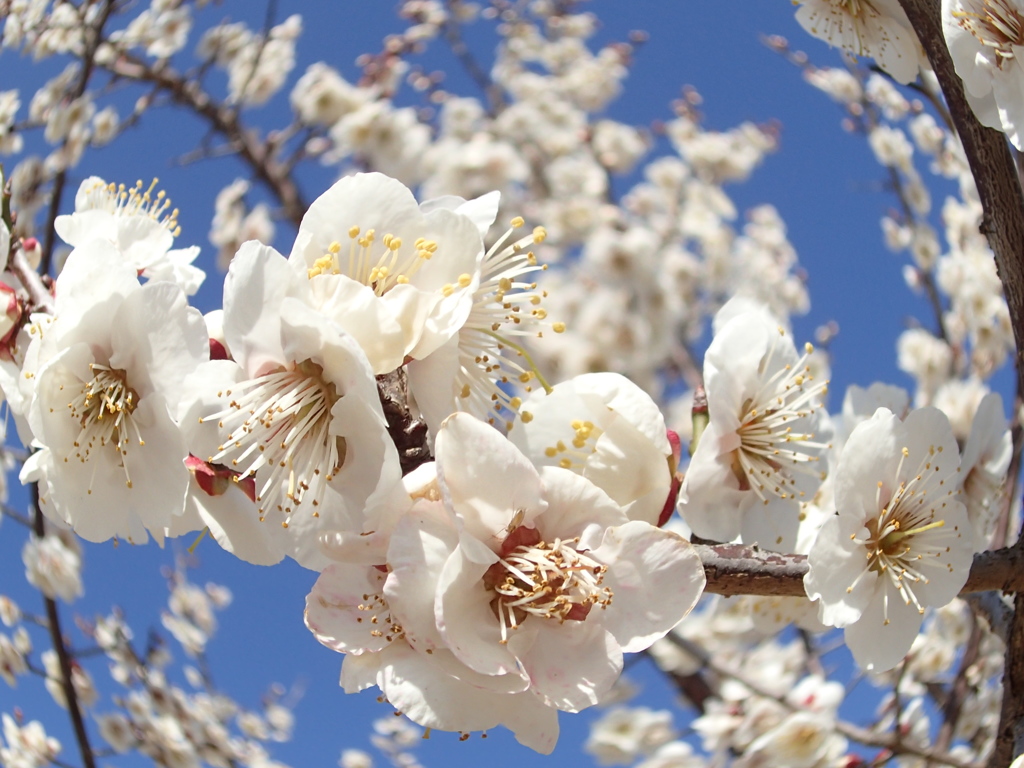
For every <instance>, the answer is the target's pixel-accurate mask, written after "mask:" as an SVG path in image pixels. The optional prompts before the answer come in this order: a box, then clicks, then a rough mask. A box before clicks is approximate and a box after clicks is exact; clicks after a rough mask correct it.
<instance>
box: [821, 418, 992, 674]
mask: <svg viewBox="0 0 1024 768" xmlns="http://www.w3.org/2000/svg"><path fill="white" fill-rule="evenodd" d="M959 471H960V456H959V452H958V450H957V444H956V440H955V439H954V437H953V432H952V430H951V429H950V427H949V421H948V420H947V419H946V416H945V415H944V414H943V413H942V412H941V411H939V410H937V409H935V408H921V409H918V410H916V411H912V412H911V413H910V414H909V415H907V417H906V419H904V420H903V421H901V420H900V419H898V418H897V417H896V416H894V415H893V413H892V412H891V411H889V410H887V409H885V408H879V409H878V411H876V413H875V415H874V416H873V417H871V418H870V419H868V420H867V421H864V422H862V423H861V424H859V425H858V426H857V427H856V429H854V430H853V433H852V434H851V435H850V438H849V440H847V442H846V447H845V448H844V450H843V453H842V455H841V456H840V459H839V464H838V466H837V467H836V471H835V477H834V482H835V504H836V509H837V510H838V511H837V514H836V515H835V516H834V517H831V518H830V519H829V520H828V521H827V522H826V523H825V525H824V526H822V529H821V532H820V533H819V534H818V538H817V540H816V541H815V544H814V546H813V548H812V549H811V552H810V555H809V556H808V566H809V569H808V572H807V575H806V576H805V577H804V586H805V588H806V590H807V595H808V597H810V598H811V599H812V600H817V601H819V605H818V613H819V617H820V619H821V621H822V622H823V623H825V624H827V625H829V626H834V627H843V628H845V630H846V644H847V645H848V646H849V648H850V650H851V651H852V652H853V656H854V659H856V660H857V662H858V663H859V664H860V665H861V666H863V667H865V668H866V669H868V670H874V671H884V670H887V669H890V668H892V667H894V666H895V665H896V664H898V663H899V662H900V660H901V659H902V658H903V657H904V656H905V655H906V653H907V651H909V650H910V646H911V644H912V643H913V641H914V638H915V637H916V636H917V632H918V630H919V629H920V627H921V622H922V620H923V617H924V610H925V608H926V607H927V606H935V607H938V606H942V605H945V604H946V603H948V602H949V601H950V600H952V599H953V598H954V597H956V595H957V593H958V592H959V591H960V588H961V587H962V586H963V585H964V582H965V581H966V580H967V574H968V571H969V569H970V565H971V561H972V554H973V543H974V532H973V529H972V528H971V525H970V522H969V520H968V518H967V512H966V510H965V509H964V505H963V504H962V503H961V502H960V501H959V500H958V499H957V491H958V483H959V477H958V473H959Z"/></svg>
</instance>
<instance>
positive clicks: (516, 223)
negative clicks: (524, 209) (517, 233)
mask: <svg viewBox="0 0 1024 768" xmlns="http://www.w3.org/2000/svg"><path fill="white" fill-rule="evenodd" d="M525 223H526V219H524V218H523V217H522V216H516V217H515V218H514V219H512V222H511V224H512V228H513V229H519V228H520V227H521V226H523V225H524V224H525Z"/></svg>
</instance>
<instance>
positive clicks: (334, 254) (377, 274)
mask: <svg viewBox="0 0 1024 768" xmlns="http://www.w3.org/2000/svg"><path fill="white" fill-rule="evenodd" d="M348 237H349V243H348V257H347V259H346V257H345V255H344V254H343V253H342V251H343V250H344V247H343V246H342V244H341V243H339V242H337V241H335V242H333V243H331V244H330V245H329V246H328V247H327V253H325V254H324V255H323V256H321V257H320V258H319V259H317V260H316V261H315V262H313V267H312V268H311V269H310V270H308V272H307V273H306V274H307V275H308V277H309V279H310V280H312V279H313V278H314V277H317V276H318V275H341V274H344V275H348V276H349V277H351V278H352V279H353V280H356V281H358V282H360V283H362V284H363V285H365V286H368V287H370V288H372V289H373V292H374V293H376V294H377V295H378V296H383V295H384V294H385V293H387V292H388V291H390V290H391V289H392V288H394V287H395V286H396V285H404V284H405V283H408V282H409V278H411V277H412V276H413V275H415V274H416V272H418V271H419V269H420V267H421V266H422V265H423V264H424V263H425V262H427V261H430V259H431V257H433V255H434V253H435V252H436V251H437V243H436V242H435V241H433V240H427V239H425V238H422V237H420V238H417V240H416V242H415V243H413V247H412V248H411V249H410V248H405V249H403V248H402V238H400V237H395V236H394V235H390V234H388V235H384V236H383V237H382V238H380V240H377V233H376V232H375V231H374V230H372V229H368V230H366V232H365V233H363V232H361V230H360V229H359V227H351V228H350V229H349V231H348ZM471 282H472V277H471V276H470V275H460V276H459V286H460V287H463V288H465V287H467V286H468V285H469V284H470V283H471ZM445 288H446V289H447V292H446V294H445V295H449V294H450V293H451V292H453V291H454V290H455V288H456V286H445Z"/></svg>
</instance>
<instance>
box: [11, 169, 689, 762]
mask: <svg viewBox="0 0 1024 768" xmlns="http://www.w3.org/2000/svg"><path fill="white" fill-rule="evenodd" d="M497 209H498V196H497V195H496V194H488V195H484V196H482V197H480V198H476V199H474V200H470V201H465V200H462V199H460V198H450V197H449V198H441V199H438V200H436V201H428V202H426V203H423V204H419V203H417V201H416V200H415V198H414V197H413V195H412V193H411V192H410V191H409V190H408V189H407V188H406V187H405V186H404V185H403V184H402V183H401V182H399V181H397V180H394V179H391V178H389V177H387V176H384V175H382V174H357V175H355V176H350V177H346V178H344V179H342V180H341V181H339V182H338V183H337V184H335V185H334V186H333V187H332V188H331V189H329V190H328V191H327V192H326V193H324V194H323V195H322V196H321V197H320V198H318V199H317V200H316V201H315V202H314V203H313V204H312V205H311V206H310V208H309V211H308V212H307V214H306V216H305V217H304V219H303V221H302V223H301V226H300V227H299V230H298V234H297V236H296V240H295V244H294V246H293V248H292V251H291V253H290V255H289V256H287V257H286V256H284V255H282V254H281V253H278V252H277V251H276V250H275V249H274V248H272V247H270V246H268V245H264V244H262V243H260V242H258V241H248V242H246V243H244V244H243V245H242V246H241V247H240V248H239V250H238V252H237V253H236V254H235V255H234V258H233V259H232V260H231V265H230V268H229V270H228V274H227V277H226V280H225V287H224V298H223V309H222V310H217V311H216V312H215V313H212V314H211V316H208V317H207V318H205V319H204V317H203V316H202V315H200V313H199V312H198V311H197V310H195V309H194V308H192V307H191V306H189V303H188V295H189V294H190V293H194V289H195V287H197V286H198V282H199V281H200V278H201V277H202V276H201V275H197V273H196V270H195V268H194V267H191V265H190V261H191V259H192V258H194V254H192V253H191V251H184V252H182V251H180V250H174V249H172V248H171V246H172V245H173V240H174V238H175V237H176V236H177V235H178V234H179V232H178V227H177V219H176V216H177V212H176V210H174V209H172V208H171V207H170V203H169V202H168V201H167V200H166V199H165V197H164V196H163V194H162V193H157V192H154V191H153V189H152V188H144V187H143V186H142V185H137V186H135V187H132V188H125V187H121V186H115V185H112V184H107V183H105V182H103V181H102V180H100V179H96V178H90V179H87V180H86V181H84V182H83V183H82V186H81V189H80V190H79V193H78V196H77V198H76V208H75V212H74V213H72V214H70V215H67V216H65V217H60V218H59V219H58V223H57V225H56V226H57V230H58V232H59V233H61V234H62V236H63V237H64V238H65V239H66V240H67V242H68V244H69V245H71V246H73V248H72V250H71V252H70V254H69V255H68V256H67V258H66V260H65V262H64V265H63V268H62V269H61V271H60V274H59V275H58V277H57V279H56V281H55V283H54V285H53V289H52V300H51V299H50V297H49V296H48V295H43V296H39V295H36V301H37V305H36V307H35V309H36V311H35V312H33V313H32V314H31V318H30V319H29V321H28V322H27V323H26V324H25V325H23V326H22V329H21V332H20V335H19V336H18V338H17V340H16V343H12V345H11V346H10V347H9V348H8V355H7V357H8V358H9V359H8V360H7V361H6V362H5V368H4V376H3V385H4V386H5V387H6V388H7V389H8V392H9V394H8V401H9V405H10V408H11V410H12V412H13V413H14V414H15V416H16V420H17V424H18V428H19V430H20V431H21V433H22V439H23V440H24V442H25V443H26V444H31V445H32V446H33V447H34V448H35V452H34V453H33V454H32V456H31V457H30V459H29V460H28V461H26V463H25V465H24V468H23V470H22V478H23V480H26V481H29V480H31V481H34V482H36V483H38V484H39V487H40V501H41V505H42V507H41V508H42V510H43V512H44V513H45V514H46V515H47V516H48V517H49V518H51V519H52V520H53V521H54V522H55V523H56V524H57V525H59V526H67V527H68V528H69V529H70V530H72V531H74V532H75V533H76V534H77V535H78V536H81V537H82V538H85V539H87V540H90V541H105V540H108V539H111V538H116V539H123V540H125V541H128V542H130V543H134V544H139V543H143V542H145V541H146V540H147V538H148V537H153V538H154V539H156V540H157V541H158V542H161V543H162V542H163V540H164V539H165V538H167V537H173V536H180V535H182V534H185V533H188V532H191V531H198V530H202V531H204V532H208V533H209V534H210V535H211V536H212V537H213V538H214V539H215V540H216V541H217V542H218V543H219V544H220V545H221V546H222V547H223V548H224V549H226V550H228V551H230V552H232V553H233V554H235V555H236V556H238V557H239V558H241V559H244V560H247V561H249V562H252V563H257V564H263V565H270V564H273V563H276V562H278V561H280V560H281V559H282V558H284V557H286V556H287V557H290V558H292V559H294V560H296V561H297V562H298V563H299V564H301V565H303V566H306V567H307V568H311V569H314V570H317V571H323V573H322V575H321V577H320V579H319V580H318V582H317V585H316V586H315V587H314V590H313V592H312V593H311V595H310V598H309V600H308V602H307V611H306V621H307V624H308V625H309V627H310V629H311V631H312V632H313V633H314V635H316V637H317V638H318V639H319V640H320V641H321V642H323V643H324V644H325V645H328V646H329V647H331V648H333V649H334V650H338V651H342V652H344V653H345V654H346V661H345V666H344V672H343V686H344V687H345V688H346V690H350V691H355V690H360V689H362V688H365V687H367V686H368V685H377V686H378V687H379V688H380V689H381V690H382V692H383V694H384V696H385V697H386V699H387V700H388V701H389V702H390V703H391V704H392V705H394V706H395V707H396V708H397V709H399V710H400V711H402V712H404V713H406V714H407V715H408V716H409V717H410V718H411V719H412V720H414V721H416V722H418V723H420V724H421V725H425V726H428V727H431V728H437V729H444V730H454V731H462V732H468V731H473V730H485V729H488V728H493V727H495V726H496V725H499V724H502V725H506V726H508V727H509V728H510V729H512V730H513V731H515V733H516V735H517V737H518V738H519V739H520V740H521V741H522V742H523V743H525V744H528V745H529V746H531V747H533V748H534V749H537V750H539V751H543V752H550V751H551V750H552V749H553V748H554V745H555V741H556V739H557V734H558V722H557V716H556V715H557V711H558V710H565V711H570V712H576V711H579V710H581V709H584V708H586V707H588V706H590V705H592V704H595V703H596V702H597V701H598V699H599V698H600V697H601V696H602V695H603V694H604V693H606V692H607V691H608V690H609V689H610V688H611V686H612V685H613V684H614V682H615V681H616V679H617V678H618V675H619V673H620V672H621V669H622V663H623V653H630V652H637V651H642V650H644V649H646V648H647V647H648V646H650V644H651V643H653V642H654V641H655V640H657V639H658V638H659V637H661V636H663V635H664V634H665V633H666V632H668V631H669V630H670V629H671V628H672V627H673V626H675V624H677V623H678V622H679V621H680V620H681V619H682V618H683V616H685V615H686V613H688V612H689V610H690V609H691V608H692V607H693V605H694V604H695V603H696V601H697V598H698V597H699V596H700V593H701V591H702V589H703V586H704V573H703V568H702V566H701V564H700V560H699V557H698V556H697V554H696V552H695V551H694V549H693V548H692V547H691V546H690V544H689V542H687V541H686V540H685V539H684V538H682V537H680V536H679V535H677V534H675V533H670V532H667V531H665V530H662V529H661V528H659V527H658V525H659V524H662V523H664V522H665V520H666V519H667V517H668V515H669V514H670V513H671V511H672V506H673V499H674V496H675V491H676V489H677V485H676V481H675V470H676V463H677V461H678V458H679V457H678V453H677V452H675V451H674V450H673V447H672V443H671V441H670V439H669V436H668V433H667V430H666V427H665V424H664V420H663V418H662V417H661V414H660V412H659V411H658V409H657V407H656V405H655V404H654V403H653V401H651V399H650V398H649V397H648V396H647V395H646V394H645V393H643V391H642V390H640V389H639V388H637V387H636V385H634V384H632V383H631V382H629V381H628V380H627V379H625V378H623V377H621V376H618V375H615V374H592V375H589V376H582V377H579V378H578V379H576V380H570V381H568V382H565V383H563V384H560V385H558V386H557V387H551V386H549V385H548V384H547V383H546V381H545V380H544V378H543V377H542V376H541V375H540V374H539V372H538V371H537V370H536V368H535V367H534V366H533V363H532V360H531V358H530V355H529V354H528V353H527V352H526V350H525V349H524V348H523V347H522V346H521V343H520V340H521V339H522V337H524V336H528V335H534V336H543V335H544V332H545V331H548V332H550V333H552V334H555V333H558V332H561V331H562V330H564V329H563V327H562V324H561V323H559V322H557V321H551V320H550V319H548V317H547V315H546V313H545V312H544V311H543V298H544V294H543V293H542V292H541V291H540V290H538V286H537V283H536V282H534V281H532V279H531V278H532V276H533V275H534V273H535V272H540V271H542V267H541V265H540V264H539V263H538V260H537V257H536V255H535V253H534V251H533V250H532V249H533V248H534V247H535V246H537V245H539V244H540V243H542V242H543V241H544V238H545V232H544V230H543V229H542V228H539V227H538V228H535V229H533V230H526V229H524V222H523V220H522V219H521V218H518V217H517V218H515V219H513V221H512V222H511V226H510V227H509V228H508V229H507V230H506V231H505V232H504V233H503V234H501V235H500V236H499V237H498V238H497V240H496V241H495V242H494V244H493V245H491V246H490V247H486V248H485V246H484V240H483V237H484V234H485V233H486V232H487V230H488V229H489V228H490V225H491V223H492V221H493V219H494V217H495V215H496V212H497ZM182 253H185V258H184V260H179V258H178V256H179V254H182ZM16 258H23V254H21V253H18V254H17V255H16ZM19 287H24V286H19ZM41 288H42V286H35V287H34V290H36V291H38V290H40V289H41ZM27 300H29V299H28V297H26V301H27ZM396 375H399V376H402V377H407V378H406V379H405V380H406V381H407V391H405V392H404V393H403V394H404V395H405V397H406V398H407V401H408V406H409V407H410V408H413V409H415V412H416V413H417V414H418V415H419V416H420V417H421V418H422V419H423V422H424V423H423V424H421V426H422V427H423V430H422V431H423V432H424V433H425V434H424V435H423V436H424V439H425V441H426V443H425V445H424V446H422V448H423V450H426V451H428V452H432V453H433V456H434V458H435V461H434V462H431V463H426V464H423V463H422V461H421V462H419V463H420V464H421V466H419V467H418V468H417V469H415V470H414V471H412V472H407V473H406V474H405V476H404V477H403V466H402V460H401V458H400V456H399V450H398V446H397V445H396V441H395V440H394V439H393V437H392V434H391V432H390V430H393V429H394V425H393V424H390V423H389V422H388V419H387V418H386V416H385V414H384V411H383V408H382V399H381V394H380V392H379V391H378V377H379V378H380V379H381V380H384V381H386V380H387V379H388V378H389V377H394V376H396ZM517 392H518V393H519V394H517ZM516 418H518V420H519V421H520V422H521V424H520V425H518V428H517V429H515V430H513V434H514V435H515V436H516V442H515V444H514V443H513V442H511V441H510V440H509V439H508V438H507V437H506V436H505V435H504V434H502V432H501V431H499V430H498V429H496V428H495V427H496V426H500V427H502V428H503V429H509V428H511V427H512V426H513V422H512V420H513V419H516ZM488 422H490V423H488ZM517 446H518V447H517ZM73 557H74V552H73V551H72V550H70V549H68V548H67V547H66V546H65V545H64V544H63V543H62V541H61V539H60V538H58V537H56V536H49V537H46V538H45V539H44V540H43V541H41V542H38V543H37V542H36V541H34V540H33V541H32V542H30V544H29V545H28V546H27V547H26V554H25V560H26V567H27V568H28V569H29V579H30V581H32V582H33V583H36V584H37V585H38V586H39V589H40V590H42V591H43V592H44V593H46V594H48V595H59V596H60V597H62V598H64V599H65V600H70V599H73V598H74V597H75V596H76V595H77V594H78V593H79V592H80V590H81V587H80V584H78V583H77V582H76V581H75V578H74V577H75V576H76V575H77V567H76V565H77V563H75V561H74V560H73ZM44 558H46V559H47V561H49V562H51V563H53V565H52V566H50V567H46V566H42V567H41V566H40V563H41V562H42V561H43V559H44ZM65 572H69V573H68V575H67V576H64V575H63V574H64V573H65ZM163 623H164V626H165V628H166V629H167V630H168V631H169V632H171V633H172V634H173V635H174V636H175V638H176V639H177V640H178V642H179V643H180V644H181V645H182V646H183V648H184V649H185V650H186V651H187V652H188V653H190V654H192V655H197V654H201V653H202V651H203V649H204V647H205V643H206V639H207V637H208V636H209V635H210V634H211V633H212V632H213V629H214V627H215V622H214V619H213V615H212V613H211V610H210V599H209V598H208V596H207V595H205V594H204V593H203V592H202V591H200V590H197V589H196V588H194V587H191V586H190V585H187V584H179V585H178V586H176V587H175V589H174V592H173V594H172V599H171V602H170V612H169V613H167V614H165V616H164V617H163ZM567 658H576V659H578V661H579V666H578V668H575V669H572V668H566V666H565V660H566V659H567ZM15 663H16V662H11V666H12V667H13V665H14V664H15ZM581 681H582V682H581ZM84 690H85V689H84V688H83V691H82V692H80V695H79V699H80V700H81V701H85V700H86V699H87V698H88V697H87V696H86V694H85V693H84ZM467 700H468V701H473V702H474V704H473V706H467V705H466V701H467ZM104 723H105V724H106V725H109V726H110V728H113V727H114V726H113V725H112V724H111V723H110V722H107V721H104ZM121 726H123V728H124V729H127V730H129V731H131V730H133V729H132V728H129V727H128V726H127V725H126V724H124V723H121Z"/></svg>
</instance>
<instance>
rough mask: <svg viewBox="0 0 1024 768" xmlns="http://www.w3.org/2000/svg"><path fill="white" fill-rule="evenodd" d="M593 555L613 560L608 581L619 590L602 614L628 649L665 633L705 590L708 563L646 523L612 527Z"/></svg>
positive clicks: (680, 541)
mask: <svg viewBox="0 0 1024 768" xmlns="http://www.w3.org/2000/svg"><path fill="white" fill-rule="evenodd" d="M592 554H593V557H594V559H596V560H598V561H599V562H601V563H605V564H607V565H608V572H607V574H606V575H605V582H606V584H607V585H608V586H609V587H610V588H611V589H612V590H613V592H614V595H613V598H612V604H611V605H610V606H608V607H607V608H606V609H604V610H602V611H601V613H600V614H599V616H600V619H601V621H602V623H603V625H604V627H605V628H606V629H607V630H608V631H609V632H611V633H612V635H613V636H614V637H615V639H616V640H617V641H618V642H619V644H620V645H621V646H622V650H623V651H625V652H627V653H635V652H637V651H642V650H644V649H646V648H648V647H649V646H650V645H651V643H653V642H654V641H655V640H657V639H659V638H661V637H664V635H665V633H666V632H668V631H669V630H670V629H672V627H674V626H675V625H676V624H678V623H679V622H680V621H681V620H682V618H683V617H684V616H686V615H687V614H688V613H689V612H690V611H691V610H692V609H693V606H695V605H696V604H697V600H698V599H699V598H700V595H701V593H702V592H703V591H704V585H705V583H706V579H705V577H704V567H703V565H701V561H700V556H699V555H698V554H697V552H696V550H694V548H693V547H692V546H691V545H690V542H688V541H686V540H685V539H683V538H682V537H681V536H677V535H676V534H674V533H671V532H669V531H665V530H662V529H660V528H655V527H654V526H652V525H648V524H647V523H642V522H639V521H632V522H629V523H626V524H625V525H622V526H619V527H617V528H610V529H609V530H608V531H607V532H606V533H605V536H604V541H603V542H602V543H601V546H600V547H598V548H597V549H595V550H594V551H593V553H592ZM589 620H590V617H588V621H589Z"/></svg>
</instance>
